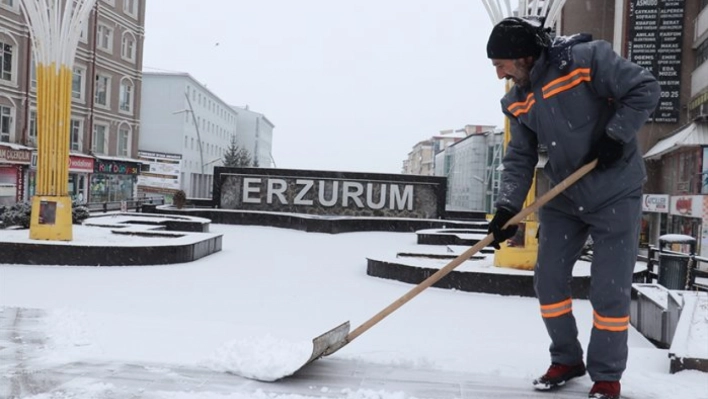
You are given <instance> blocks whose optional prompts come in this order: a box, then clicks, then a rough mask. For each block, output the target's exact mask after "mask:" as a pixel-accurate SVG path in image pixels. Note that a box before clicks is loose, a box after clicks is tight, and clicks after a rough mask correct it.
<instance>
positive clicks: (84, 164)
mask: <svg viewBox="0 0 708 399" xmlns="http://www.w3.org/2000/svg"><path fill="white" fill-rule="evenodd" d="M69 170H70V171H72V172H86V173H91V172H93V158H84V157H74V156H69Z"/></svg>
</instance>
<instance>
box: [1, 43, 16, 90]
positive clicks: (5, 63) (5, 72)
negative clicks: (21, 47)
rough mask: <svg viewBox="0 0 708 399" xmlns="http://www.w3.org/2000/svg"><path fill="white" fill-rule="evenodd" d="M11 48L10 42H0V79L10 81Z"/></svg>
mask: <svg viewBox="0 0 708 399" xmlns="http://www.w3.org/2000/svg"><path fill="white" fill-rule="evenodd" d="M12 50H13V47H12V45H11V44H7V43H3V42H0V79H2V80H6V81H8V82H11V81H12Z"/></svg>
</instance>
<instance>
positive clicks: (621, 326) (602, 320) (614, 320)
mask: <svg viewBox="0 0 708 399" xmlns="http://www.w3.org/2000/svg"><path fill="white" fill-rule="evenodd" d="M592 313H593V326H595V328H597V329H598V330H606V331H615V332H619V331H626V330H628V329H629V316H625V317H603V316H600V315H599V314H597V312H595V311H593V312H592Z"/></svg>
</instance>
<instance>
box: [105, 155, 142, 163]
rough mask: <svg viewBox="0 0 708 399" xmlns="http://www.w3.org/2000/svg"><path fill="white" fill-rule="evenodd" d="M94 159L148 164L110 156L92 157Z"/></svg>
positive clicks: (138, 160) (139, 160) (137, 160)
mask: <svg viewBox="0 0 708 399" xmlns="http://www.w3.org/2000/svg"><path fill="white" fill-rule="evenodd" d="M93 156H94V157H95V158H96V159H102V160H104V161H118V162H132V163H144V164H147V163H149V162H146V161H144V160H141V159H133V158H128V157H116V156H110V155H96V154H94V155H93Z"/></svg>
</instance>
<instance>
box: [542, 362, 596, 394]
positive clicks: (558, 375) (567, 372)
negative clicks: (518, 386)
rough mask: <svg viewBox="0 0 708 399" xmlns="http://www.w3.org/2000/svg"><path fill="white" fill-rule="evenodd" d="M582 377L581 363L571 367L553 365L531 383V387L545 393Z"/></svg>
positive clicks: (583, 373)
mask: <svg viewBox="0 0 708 399" xmlns="http://www.w3.org/2000/svg"><path fill="white" fill-rule="evenodd" d="M583 375H585V364H583V363H582V362H581V363H578V364H576V365H573V366H568V365H565V364H558V363H553V364H551V367H549V368H548V371H546V374H544V375H542V376H541V377H539V378H537V379H535V380H534V381H533V386H534V388H536V389H537V390H539V391H547V390H549V389H553V388H557V387H560V386H563V385H565V383H566V382H568V381H569V380H571V379H573V378H575V377H581V376H583Z"/></svg>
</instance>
